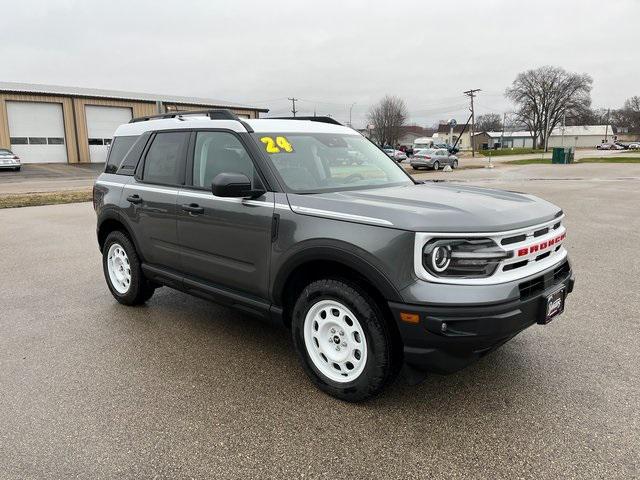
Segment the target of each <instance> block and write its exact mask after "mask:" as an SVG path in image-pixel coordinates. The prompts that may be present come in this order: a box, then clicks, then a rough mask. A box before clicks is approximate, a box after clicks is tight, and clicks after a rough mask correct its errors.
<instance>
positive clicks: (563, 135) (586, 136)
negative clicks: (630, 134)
mask: <svg viewBox="0 0 640 480" xmlns="http://www.w3.org/2000/svg"><path fill="white" fill-rule="evenodd" d="M614 140H615V134H614V133H613V128H612V127H611V125H578V126H567V127H556V128H554V129H553V131H552V132H551V135H550V136H549V144H548V145H549V147H575V148H585V147H586V148H594V147H595V146H596V145H599V144H601V143H602V142H604V141H608V142H613V141H614Z"/></svg>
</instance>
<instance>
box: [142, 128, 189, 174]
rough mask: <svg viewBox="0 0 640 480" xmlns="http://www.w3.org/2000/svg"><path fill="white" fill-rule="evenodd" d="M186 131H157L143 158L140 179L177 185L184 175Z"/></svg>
mask: <svg viewBox="0 0 640 480" xmlns="http://www.w3.org/2000/svg"><path fill="white" fill-rule="evenodd" d="M188 138H189V133H188V132H159V133H157V134H156V136H155V138H154V139H153V143H152V144H151V147H149V150H148V151H147V155H146V157H145V160H144V170H143V172H142V180H143V181H145V182H148V183H161V184H166V185H179V184H181V183H182V178H183V176H184V163H183V155H184V147H185V144H186V140H187V139H188Z"/></svg>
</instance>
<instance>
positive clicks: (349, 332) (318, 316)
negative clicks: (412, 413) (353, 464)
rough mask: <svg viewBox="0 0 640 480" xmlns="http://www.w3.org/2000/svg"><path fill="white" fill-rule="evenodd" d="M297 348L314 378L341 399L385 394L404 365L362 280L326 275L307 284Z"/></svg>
mask: <svg viewBox="0 0 640 480" xmlns="http://www.w3.org/2000/svg"><path fill="white" fill-rule="evenodd" d="M292 317H293V318H292V321H291V333H292V336H293V343H294V345H295V348H296V352H297V353H298V355H299V357H300V361H301V363H302V366H303V368H304V370H305V372H306V374H307V375H308V376H309V378H310V379H311V381H313V383H314V384H315V385H316V386H317V387H318V388H319V389H320V390H322V391H323V392H325V393H328V394H329V395H332V396H334V397H336V398H338V399H340V400H345V401H348V402H360V401H363V400H366V399H368V398H371V397H373V396H374V395H377V394H378V393H380V392H381V391H382V390H383V389H384V388H385V387H386V386H387V385H388V384H389V383H390V382H392V381H393V380H394V378H395V377H396V376H397V373H398V371H399V365H401V357H400V355H399V350H398V346H397V345H395V344H394V342H393V337H392V334H391V332H390V329H389V326H388V325H387V323H386V321H385V318H384V314H383V312H382V310H381V309H380V307H379V306H378V304H377V303H376V302H375V300H373V298H371V297H370V296H369V295H368V294H367V293H366V292H365V291H364V290H363V289H362V288H360V287H359V286H358V285H357V284H355V283H352V282H350V281H348V280H342V279H331V278H326V279H322V280H317V281H314V282H312V283H310V284H309V285H307V286H306V287H305V289H304V290H303V291H302V293H301V294H300V296H299V297H298V299H297V301H296V303H295V306H294V309H293V315H292Z"/></svg>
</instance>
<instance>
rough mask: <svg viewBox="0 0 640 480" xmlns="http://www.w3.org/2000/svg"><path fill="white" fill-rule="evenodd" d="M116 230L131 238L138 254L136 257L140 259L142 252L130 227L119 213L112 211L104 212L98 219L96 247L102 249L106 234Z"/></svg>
mask: <svg viewBox="0 0 640 480" xmlns="http://www.w3.org/2000/svg"><path fill="white" fill-rule="evenodd" d="M116 230H118V231H121V232H123V233H124V234H125V235H127V237H129V238H130V239H131V241H132V242H133V245H134V246H135V247H136V253H137V254H138V257H139V258H140V259H141V260H142V258H143V256H142V252H141V251H140V248H139V246H138V242H137V241H136V238H135V236H134V235H133V234H132V230H131V227H129V226H128V225H127V222H126V221H125V220H124V219H123V218H122V216H121V215H119V214H118V213H117V212H114V211H107V212H104V213H103V214H102V215H101V216H100V218H99V220H98V228H97V236H98V247H99V248H100V251H102V248H103V247H104V242H105V241H106V239H107V236H108V235H109V234H110V233H111V232H113V231H116Z"/></svg>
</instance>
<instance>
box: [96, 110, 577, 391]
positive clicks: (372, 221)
mask: <svg viewBox="0 0 640 480" xmlns="http://www.w3.org/2000/svg"><path fill="white" fill-rule="evenodd" d="M350 157H354V158H356V157H357V158H358V159H360V160H361V161H360V162H359V163H351V162H347V163H343V162H335V161H334V160H335V158H350ZM93 200H94V208H95V211H96V213H97V234H98V244H99V247H100V250H101V252H102V255H103V269H104V275H105V278H106V281H107V285H108V287H109V289H110V290H111V293H112V294H113V296H114V297H115V298H116V300H117V301H118V302H120V303H123V304H125V305H139V304H142V303H144V302H146V301H147V300H149V299H150V298H151V296H152V295H153V293H154V291H155V290H156V289H157V288H160V287H161V286H167V287H170V288H174V289H177V290H181V291H183V292H186V293H190V294H193V295H197V296H199V297H204V298H207V299H211V300H214V301H216V302H219V303H222V304H225V305H228V306H232V307H236V308H239V309H241V310H242V311H244V312H246V313H248V314H252V315H256V316H258V317H260V318H262V319H263V320H265V321H267V322H273V323H275V324H278V325H283V326H285V327H287V328H288V329H290V331H291V334H292V337H293V344H294V346H295V349H296V350H297V353H298V355H299V357H300V360H301V363H302V365H303V367H304V369H305V371H306V372H307V374H308V375H309V377H310V378H311V380H312V381H313V382H314V383H315V384H316V385H317V386H318V387H319V388H320V389H322V390H323V391H325V392H327V393H329V394H331V395H334V396H335V397H338V398H340V399H343V400H348V401H360V400H363V399H366V398H368V397H370V396H372V395H375V394H376V393H378V392H380V391H381V390H382V389H383V388H384V387H385V386H386V385H388V384H389V383H390V382H391V381H392V380H393V379H394V378H395V377H396V375H397V374H398V372H399V371H400V370H401V368H405V369H406V370H407V372H409V373H415V372H416V369H418V370H422V371H431V372H438V373H450V372H454V371H456V370H459V369H461V368H463V367H464V366H466V365H468V364H469V363H471V362H472V361H473V360H475V359H477V358H479V357H481V356H483V355H485V354H486V353H488V352H490V351H491V350H493V349H495V348H496V347H498V346H499V345H501V344H503V343H504V342H506V341H507V340H509V339H510V338H512V337H513V336H515V335H517V334H518V333H519V332H520V331H522V330H523V329H525V328H527V327H529V326H530V325H532V324H536V323H538V324H546V323H548V322H549V321H550V320H551V319H553V318H554V317H555V316H557V315H558V314H560V313H561V312H562V311H563V310H564V304H565V298H566V295H567V294H568V293H570V292H571V291H572V289H573V284H574V280H573V275H572V271H571V267H570V264H569V262H568V259H567V251H566V250H565V247H564V241H565V235H566V233H565V227H564V225H563V213H562V211H561V210H560V209H559V208H558V207H556V206H555V205H552V204H551V203H548V202H546V201H544V200H540V199H538V198H536V197H533V196H531V195H525V194H518V193H512V192H505V191H499V190H491V189H484V188H477V187H470V186H461V185H453V184H448V183H421V182H418V181H415V180H413V179H412V177H411V176H409V175H407V174H406V173H405V171H404V170H403V169H402V168H401V167H400V166H398V165H397V164H396V163H395V162H394V161H393V160H391V159H390V158H389V157H388V156H387V155H386V154H385V153H384V152H383V151H382V150H380V149H379V148H378V147H376V146H375V145H374V144H373V143H371V142H370V141H369V140H367V139H366V138H365V137H363V136H361V135H360V134H358V133H357V132H356V131H354V130H352V129H350V128H347V127H344V126H342V125H340V124H338V123H337V122H335V121H334V120H332V119H329V118H315V119H306V120H299V119H295V120H294V119H253V120H242V119H239V118H238V117H236V116H235V115H233V114H232V113H231V112H229V111H226V110H214V111H208V112H193V113H180V114H176V113H174V114H167V115H161V116H154V117H145V118H139V119H134V120H132V121H131V122H130V123H128V124H126V125H122V126H120V127H119V128H118V129H117V131H116V133H115V137H114V141H113V144H112V146H111V151H110V153H109V157H108V161H107V165H106V169H105V172H104V173H103V174H101V175H100V177H99V178H98V179H97V181H96V183H95V187H94V196H93Z"/></svg>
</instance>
